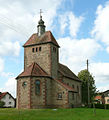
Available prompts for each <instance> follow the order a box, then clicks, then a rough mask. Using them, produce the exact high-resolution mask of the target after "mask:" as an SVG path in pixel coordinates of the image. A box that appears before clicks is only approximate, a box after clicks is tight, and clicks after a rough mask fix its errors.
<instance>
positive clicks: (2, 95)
mask: <svg viewBox="0 0 109 120" xmlns="http://www.w3.org/2000/svg"><path fill="white" fill-rule="evenodd" d="M7 93H8V92H4V93H0V100H1V99H2V98H3V97H4V96H5V95H6V94H7Z"/></svg>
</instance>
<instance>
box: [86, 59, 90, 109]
mask: <svg viewBox="0 0 109 120" xmlns="http://www.w3.org/2000/svg"><path fill="white" fill-rule="evenodd" d="M87 71H88V73H89V61H88V59H87ZM89 85H90V81H89V74H88V82H87V87H88V107H89V106H90V90H89Z"/></svg>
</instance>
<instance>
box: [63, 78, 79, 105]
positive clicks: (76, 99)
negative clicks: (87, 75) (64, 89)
mask: <svg viewBox="0 0 109 120" xmlns="http://www.w3.org/2000/svg"><path fill="white" fill-rule="evenodd" d="M63 83H65V84H68V85H69V86H70V87H72V88H73V85H74V90H75V91H77V93H74V101H73V103H74V105H75V106H80V105H81V82H78V81H75V80H73V79H70V78H67V77H63ZM77 86H78V88H79V91H78V90H77Z"/></svg>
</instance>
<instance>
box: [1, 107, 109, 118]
mask: <svg viewBox="0 0 109 120" xmlns="http://www.w3.org/2000/svg"><path fill="white" fill-rule="evenodd" d="M0 120H109V110H103V109H96V115H94V112H93V109H88V108H73V109H57V110H55V109H54V110H53V109H33V110H17V109H11V108H8V109H7V108H4V109H0Z"/></svg>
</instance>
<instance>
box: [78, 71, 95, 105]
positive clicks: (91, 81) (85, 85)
mask: <svg viewBox="0 0 109 120" xmlns="http://www.w3.org/2000/svg"><path fill="white" fill-rule="evenodd" d="M78 78H79V79H80V80H81V81H82V85H81V91H82V103H83V104H85V105H87V104H88V80H89V93H90V103H92V102H93V99H94V97H95V96H96V86H95V80H94V77H93V76H92V75H91V74H90V72H88V71H87V70H86V69H85V70H81V71H80V72H79V73H78Z"/></svg>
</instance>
